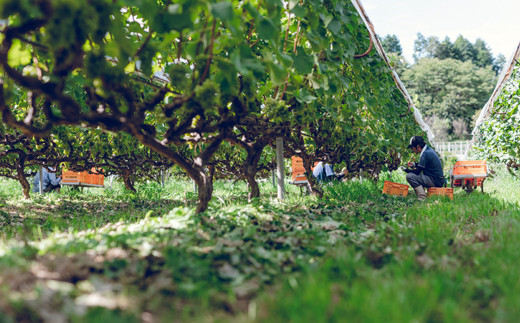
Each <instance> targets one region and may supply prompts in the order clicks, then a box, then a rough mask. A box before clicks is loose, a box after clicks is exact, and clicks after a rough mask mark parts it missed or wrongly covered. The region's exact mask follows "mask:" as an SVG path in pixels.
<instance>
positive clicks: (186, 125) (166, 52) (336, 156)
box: [0, 0, 422, 212]
mask: <svg viewBox="0 0 520 323" xmlns="http://www.w3.org/2000/svg"><path fill="white" fill-rule="evenodd" d="M0 19H3V20H4V21H5V24H4V26H3V28H2V32H1V34H0V70H1V83H0V111H1V113H2V118H3V123H2V124H0V135H1V137H0V145H1V147H2V150H1V151H0V169H1V170H0V175H1V176H7V177H13V178H17V179H18V180H20V182H21V183H22V182H23V178H27V177H28V176H31V175H32V173H31V172H34V169H35V168H36V166H38V165H47V166H48V165H58V164H61V163H65V165H66V167H68V168H71V169H74V170H84V169H86V170H88V169H90V168H91V167H101V168H103V169H104V171H105V172H109V173H113V174H118V175H120V176H122V177H123V178H128V179H129V180H128V183H127V182H126V181H125V183H126V184H127V187H129V188H131V186H132V180H130V179H131V178H144V177H145V176H151V177H154V176H157V174H158V171H159V170H164V169H168V168H170V167H172V166H173V165H175V167H178V168H179V169H181V170H182V171H183V172H185V173H186V174H188V175H189V176H190V177H191V178H192V179H193V180H194V181H195V183H196V184H197V187H198V195H199V205H198V207H197V211H198V212H202V211H204V210H205V209H206V208H207V207H208V203H209V201H210V199H211V196H212V190H213V184H212V183H213V180H214V178H215V176H220V177H228V178H235V179H244V180H246V181H247V182H248V184H249V185H248V186H249V188H250V190H251V191H250V197H252V198H253V197H258V196H259V195H260V191H259V188H258V184H257V182H256V180H257V179H258V177H259V176H262V174H264V175H265V174H267V172H266V170H270V169H272V168H273V160H274V158H273V153H272V151H273V150H272V149H271V147H274V145H275V138H277V137H282V138H283V139H284V154H285V157H290V156H293V155H297V156H300V157H301V158H302V159H303V161H304V166H305V168H306V169H307V171H308V172H309V173H310V169H311V166H312V164H313V162H314V161H316V160H324V161H328V162H331V163H334V164H341V163H343V164H344V165H345V166H346V167H347V168H348V170H349V171H350V172H356V171H358V170H360V169H363V170H364V171H365V172H368V173H369V174H370V175H371V176H373V177H377V176H378V174H379V173H380V172H381V171H382V170H394V169H397V167H398V166H399V164H400V162H401V159H402V158H404V157H406V156H407V154H408V152H407V151H406V149H405V147H406V141H407V139H408V138H409V137H410V136H412V135H416V134H420V133H422V131H421V130H420V128H419V127H418V125H417V123H416V122H415V119H414V114H413V111H412V108H411V107H410V106H409V105H408V103H407V101H406V100H405V98H404V97H403V94H402V93H401V92H400V91H399V89H398V88H397V86H396V85H395V82H394V79H393V78H392V74H391V71H390V68H389V67H388V66H387V64H386V63H385V61H384V60H383V59H382V58H381V57H380V56H379V55H378V53H377V52H376V51H375V50H372V49H373V48H372V41H371V40H370V37H369V33H368V31H367V28H366V26H365V25H364V23H363V21H362V19H361V17H360V16H359V14H358V12H357V11H356V9H355V7H354V6H353V5H352V3H351V2H350V1H343V0H289V1H281V0H249V1H242V0H240V1H239V0H224V1H213V0H179V1H169V0H116V1H113V0H88V1H87V0H38V1H19V0H1V1H0ZM310 182H311V183H310V184H311V190H313V191H315V192H316V193H318V194H319V193H320V191H319V188H318V187H317V185H316V183H315V182H314V180H313V179H312V178H310ZM24 185H27V183H25V184H24V183H22V187H24ZM26 191H27V196H28V190H26V187H24V192H26Z"/></svg>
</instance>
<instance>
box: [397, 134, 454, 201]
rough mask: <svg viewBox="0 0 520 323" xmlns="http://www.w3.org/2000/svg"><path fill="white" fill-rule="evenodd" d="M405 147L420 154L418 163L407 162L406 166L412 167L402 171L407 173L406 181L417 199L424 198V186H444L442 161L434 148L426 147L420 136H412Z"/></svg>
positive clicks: (421, 199)
mask: <svg viewBox="0 0 520 323" xmlns="http://www.w3.org/2000/svg"><path fill="white" fill-rule="evenodd" d="M407 148H408V149H412V151H413V152H414V153H416V154H420V155H419V156H420V157H419V163H414V162H409V163H408V167H410V168H412V169H404V171H405V172H406V173H407V174H406V181H408V183H409V184H410V186H411V187H413V189H414V191H415V194H416V195H417V199H418V200H419V201H423V200H424V199H425V198H426V192H425V190H424V189H425V188H429V187H443V186H444V183H445V182H446V179H445V178H444V172H443V170H442V163H441V160H440V158H439V156H438V155H437V153H436V152H435V150H433V149H432V148H431V147H428V145H426V143H425V142H424V139H423V137H421V136H413V137H412V138H411V139H410V144H409V145H408V147H407Z"/></svg>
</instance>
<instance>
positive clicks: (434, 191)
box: [428, 187, 453, 200]
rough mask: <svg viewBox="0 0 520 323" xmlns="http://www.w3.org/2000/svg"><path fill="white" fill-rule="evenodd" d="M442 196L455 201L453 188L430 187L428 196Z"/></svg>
mask: <svg viewBox="0 0 520 323" xmlns="http://www.w3.org/2000/svg"><path fill="white" fill-rule="evenodd" d="M431 195H441V196H447V197H449V198H450V199H452V200H453V188H449V187H430V188H428V196H431Z"/></svg>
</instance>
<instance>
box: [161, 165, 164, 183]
mask: <svg viewBox="0 0 520 323" xmlns="http://www.w3.org/2000/svg"><path fill="white" fill-rule="evenodd" d="M161 186H162V187H164V171H163V170H162V169H161Z"/></svg>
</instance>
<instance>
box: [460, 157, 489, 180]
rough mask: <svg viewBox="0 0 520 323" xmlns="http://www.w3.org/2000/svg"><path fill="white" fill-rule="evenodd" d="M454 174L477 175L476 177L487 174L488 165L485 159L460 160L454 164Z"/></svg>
mask: <svg viewBox="0 0 520 323" xmlns="http://www.w3.org/2000/svg"><path fill="white" fill-rule="evenodd" d="M452 175H453V176H454V177H457V176H458V175H475V177H479V176H480V177H486V176H487V165H486V161H485V160H468V161H458V162H456V163H455V165H454V166H453V171H452Z"/></svg>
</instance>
